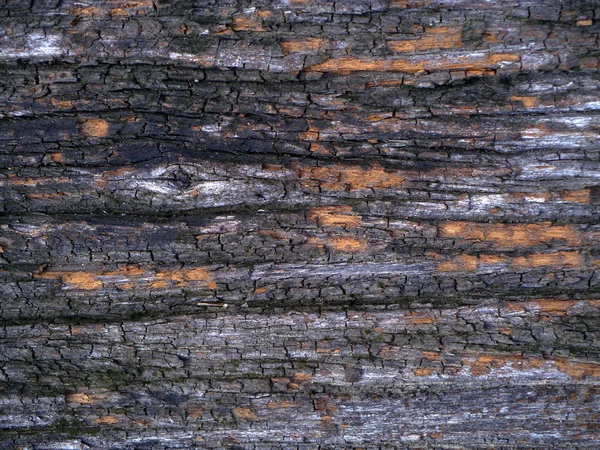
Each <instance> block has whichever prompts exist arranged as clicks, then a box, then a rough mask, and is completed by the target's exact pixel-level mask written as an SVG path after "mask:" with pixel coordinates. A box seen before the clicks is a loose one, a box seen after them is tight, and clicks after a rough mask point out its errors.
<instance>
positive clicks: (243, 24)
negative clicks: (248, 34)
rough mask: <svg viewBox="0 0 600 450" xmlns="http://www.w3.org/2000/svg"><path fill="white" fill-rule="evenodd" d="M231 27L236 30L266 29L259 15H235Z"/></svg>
mask: <svg viewBox="0 0 600 450" xmlns="http://www.w3.org/2000/svg"><path fill="white" fill-rule="evenodd" d="M231 28H233V30H234V31H266V30H265V29H264V28H263V26H262V21H261V20H260V19H259V18H258V17H235V18H234V19H233V23H232V25H231Z"/></svg>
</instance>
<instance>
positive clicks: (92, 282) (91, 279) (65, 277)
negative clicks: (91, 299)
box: [38, 271, 102, 291]
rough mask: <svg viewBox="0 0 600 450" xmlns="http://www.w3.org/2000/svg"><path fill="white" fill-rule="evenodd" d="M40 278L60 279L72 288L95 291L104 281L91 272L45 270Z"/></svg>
mask: <svg viewBox="0 0 600 450" xmlns="http://www.w3.org/2000/svg"><path fill="white" fill-rule="evenodd" d="M38 277H39V278H55V279H60V280H61V281H62V282H63V283H66V284H67V285H68V286H69V287H70V288H72V289H80V290H84V291H95V290H98V289H100V288H101V287H102V281H100V280H99V279H98V276H97V275H96V274H93V273H89V272H52V271H49V272H43V273H41V274H39V275H38Z"/></svg>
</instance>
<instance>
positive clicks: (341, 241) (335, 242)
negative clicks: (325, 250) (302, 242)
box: [324, 236, 367, 252]
mask: <svg viewBox="0 0 600 450" xmlns="http://www.w3.org/2000/svg"><path fill="white" fill-rule="evenodd" d="M324 243H325V245H326V246H327V247H330V248H332V249H334V250H337V251H339V252H362V251H365V250H366V249H367V242H366V241H365V240H362V239H357V238H353V237H347V236H336V237H330V238H327V239H326V240H325V241H324Z"/></svg>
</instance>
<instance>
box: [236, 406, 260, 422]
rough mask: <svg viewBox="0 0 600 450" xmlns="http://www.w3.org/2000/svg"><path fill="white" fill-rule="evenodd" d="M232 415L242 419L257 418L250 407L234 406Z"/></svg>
mask: <svg viewBox="0 0 600 450" xmlns="http://www.w3.org/2000/svg"><path fill="white" fill-rule="evenodd" d="M233 415H234V416H235V417H236V418H237V419H243V420H256V419H257V417H256V414H255V413H254V411H252V409H250V408H234V409H233Z"/></svg>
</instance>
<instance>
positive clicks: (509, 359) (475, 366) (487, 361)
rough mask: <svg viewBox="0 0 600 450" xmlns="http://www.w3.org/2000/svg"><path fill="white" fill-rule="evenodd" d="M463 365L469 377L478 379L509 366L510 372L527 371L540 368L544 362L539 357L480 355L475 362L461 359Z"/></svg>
mask: <svg viewBox="0 0 600 450" xmlns="http://www.w3.org/2000/svg"><path fill="white" fill-rule="evenodd" d="M462 362H463V364H464V365H466V366H468V367H469V368H470V371H471V375H473V376H476V377H479V376H482V375H487V374H488V373H490V372H491V370H492V369H500V368H503V367H507V366H510V369H512V370H518V371H527V370H531V369H535V368H540V367H542V365H543V364H544V360H543V359H541V358H539V357H524V356H520V355H509V356H503V355H480V356H478V357H477V359H476V360H475V361H473V360H472V359H470V358H463V360H462Z"/></svg>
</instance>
